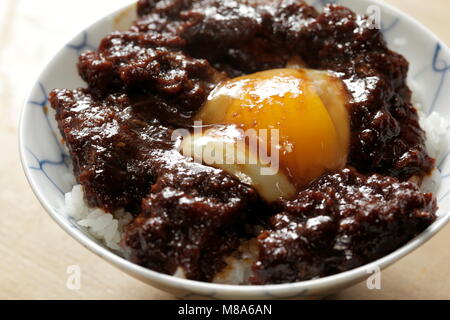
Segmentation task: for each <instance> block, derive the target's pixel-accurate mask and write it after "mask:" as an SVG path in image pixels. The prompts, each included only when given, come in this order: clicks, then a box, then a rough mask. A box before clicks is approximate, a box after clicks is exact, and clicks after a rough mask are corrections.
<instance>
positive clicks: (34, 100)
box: [20, 0, 450, 299]
mask: <svg viewBox="0 0 450 320" xmlns="http://www.w3.org/2000/svg"><path fill="white" fill-rule="evenodd" d="M327 2H329V1H310V3H313V4H314V5H315V6H317V7H318V8H321V7H322V6H323V5H324V4H325V3H327ZM333 2H334V3H339V4H342V5H345V6H348V7H350V8H351V9H353V10H354V11H356V12H358V13H365V12H367V9H368V8H369V7H370V6H372V5H375V6H377V7H370V8H371V9H372V10H373V9H374V8H375V10H378V9H379V10H380V13H381V15H380V17H381V22H382V23H381V28H382V30H383V32H384V34H385V37H386V40H387V42H388V43H389V46H390V48H392V49H393V50H395V51H398V52H400V53H402V54H403V55H405V56H406V58H407V59H408V60H409V61H410V64H411V68H410V73H409V75H410V79H411V81H413V80H414V81H415V82H416V83H417V88H419V90H420V91H421V93H422V94H419V96H420V97H421V101H420V102H421V104H422V105H423V106H424V110H425V111H426V112H427V113H431V112H432V111H436V112H439V113H440V114H441V115H442V116H443V117H445V118H446V119H447V120H448V121H449V123H450V108H448V105H447V104H448V103H449V101H450V74H448V73H450V51H449V49H448V48H447V47H446V46H445V44H444V43H442V42H441V41H440V40H439V39H438V38H437V37H436V36H435V35H434V34H433V33H431V32H430V31H429V30H427V29H426V28H425V27H424V26H422V25H421V24H420V23H418V22H417V21H416V20H414V19H413V18H411V17H409V16H407V15H405V14H404V13H402V12H400V11H399V10H397V9H395V8H393V7H390V6H388V5H386V4H384V3H382V2H378V1H371V0H340V1H333ZM134 18H135V4H132V5H130V6H128V7H126V8H124V9H121V10H119V11H117V12H115V13H112V14H110V15H108V16H106V17H104V18H102V19H100V20H99V21H98V22H96V23H95V24H93V25H91V26H90V27H88V28H86V29H85V30H83V31H82V32H81V33H80V34H78V35H77V36H76V37H74V38H73V39H72V40H71V41H69V42H68V43H67V45H65V46H64V47H63V48H61V50H60V51H59V52H58V53H57V54H56V55H55V57H54V58H53V59H52V60H51V62H50V63H49V64H48V65H47V66H46V67H45V69H44V70H43V72H42V73H41V74H40V76H39V77H38V79H37V81H36V83H35V85H34V87H33V88H32V90H31V92H30V94H29V97H28V99H27V102H26V104H25V106H24V109H23V113H22V117H21V124H20V152H21V158H22V163H23V168H24V171H25V173H26V176H27V178H28V180H29V183H30V185H31V187H32V188H33V190H34V192H35V194H36V196H37V198H38V199H39V200H40V202H41V203H42V205H43V207H44V208H45V209H46V210H47V211H48V213H49V214H50V216H51V217H52V218H53V219H54V220H55V221H56V222H57V223H58V224H59V225H60V226H61V228H63V229H64V230H65V231H66V232H67V233H69V234H70V235H71V236H72V237H73V238H75V239H76V240H77V241H79V242H80V243H81V244H82V245H84V246H85V247H86V248H88V249H89V250H91V251H92V252H94V253H95V254H97V255H99V256H100V257H102V258H103V259H105V260H107V261H108V262H110V263H112V264H113V265H115V266H116V267H118V268H120V269H121V270H123V271H124V272H126V273H128V274H130V275H132V276H134V277H136V278H138V279H140V280H142V281H144V282H146V283H148V284H150V285H152V286H155V287H157V288H159V289H162V290H165V291H167V292H170V293H172V294H174V295H175V296H177V297H180V298H214V299H276V298H280V299H281V298H283V299H285V298H303V299H307V298H317V297H323V296H326V295H329V294H332V293H335V292H337V291H339V290H342V289H344V288H346V287H349V286H351V285H354V284H356V283H358V282H360V281H362V280H364V279H366V278H367V277H368V276H369V274H368V272H372V271H373V270H374V268H376V267H379V268H381V269H383V268H385V267H387V266H389V265H391V264H392V263H394V262H396V261H397V260H399V259H400V258H402V257H404V256H405V255H407V254H408V253H410V252H411V251H413V250H415V249H417V248H418V247H419V246H421V245H422V244H424V243H425V242H426V241H428V240H429V239H430V238H431V237H432V236H434V235H435V234H436V233H437V232H438V231H439V230H440V229H442V228H443V227H444V225H445V224H446V223H447V222H448V220H449V219H450V214H449V213H448V211H449V210H448V209H449V206H450V158H448V157H446V158H445V159H444V160H443V161H442V162H441V163H439V171H440V174H441V175H442V184H441V185H440V187H439V190H438V191H437V193H436V196H437V199H438V203H439V207H440V209H439V212H438V214H439V218H438V219H437V221H436V222H435V223H433V225H431V226H430V227H429V228H428V229H427V230H426V231H424V232H423V233H422V234H420V235H419V236H417V237H416V238H415V239H413V240H412V241H410V242H409V243H407V244H406V245H404V246H403V247H401V248H400V249H398V250H397V251H395V252H393V253H391V254H389V255H387V256H385V257H384V258H382V259H380V260H378V261H375V262H373V263H370V264H368V265H364V266H362V267H359V268H357V269H354V270H351V271H347V272H343V273H340V274H337V275H333V276H329V277H326V278H322V279H318V280H310V281H304V282H298V283H291V284H282V285H265V286H233V285H220V284H211V283H203V282H197V281H191V280H185V279H179V278H175V277H172V276H169V275H165V274H161V273H158V272H155V271H152V270H149V269H146V268H143V267H141V266H138V265H136V264H133V263H131V262H129V261H127V260H125V259H123V258H121V257H120V256H118V255H116V254H115V253H113V252H112V251H110V250H108V249H107V248H106V247H105V246H103V245H102V244H101V243H99V242H97V241H96V240H95V239H93V238H91V237H90V236H89V235H88V234H87V232H86V231H85V230H83V229H82V228H81V227H79V226H78V225H77V224H76V223H74V221H73V220H72V219H71V218H69V217H68V216H66V215H64V214H63V213H62V212H61V211H60V210H58V208H59V207H61V205H62V204H63V201H64V193H65V192H68V191H70V190H71V189H72V183H71V182H69V181H71V180H72V181H74V180H73V179H67V177H68V176H72V172H71V170H70V168H69V165H68V164H69V162H70V158H69V156H68V154H67V153H66V151H65V148H64V147H63V145H62V144H61V141H60V139H59V138H58V134H57V132H58V130H57V127H56V122H55V120H54V113H53V111H52V110H50V108H49V107H48V100H47V95H48V93H49V91H50V90H51V89H53V88H73V89H74V88H77V87H82V86H85V84H84V83H83V82H82V80H81V79H80V77H79V76H78V73H77V71H76V68H75V64H76V61H77V58H78V56H79V54H80V53H81V52H82V51H84V50H87V49H93V48H96V47H97V45H98V44H99V42H100V40H101V39H102V38H103V37H104V36H106V35H107V34H108V33H109V32H112V31H114V30H126V29H127V28H128V27H129V25H130V24H131V21H132V20H133V19H134ZM425 93H426V94H425ZM449 154H450V152H447V155H449ZM443 245H444V244H443Z"/></svg>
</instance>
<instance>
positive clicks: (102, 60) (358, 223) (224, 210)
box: [50, 0, 436, 284]
mask: <svg viewBox="0 0 450 320" xmlns="http://www.w3.org/2000/svg"><path fill="white" fill-rule="evenodd" d="M138 10H139V14H140V18H139V19H138V21H136V23H135V24H134V25H133V26H132V28H131V29H130V31H128V32H122V33H113V34H111V35H109V36H107V37H106V38H105V39H104V40H103V41H102V43H101V45H100V47H99V49H98V50H97V51H92V52H87V53H83V54H82V55H81V57H80V60H79V64H78V69H79V72H80V75H81V76H82V78H83V79H84V80H85V81H86V82H87V84H88V88H87V89H78V90H55V91H53V92H52V93H51V94H50V102H51V104H52V107H53V108H55V110H56V113H57V115H56V119H57V121H58V124H59V128H60V130H61V133H62V135H63V137H64V139H65V141H66V143H67V145H68V147H69V150H70V153H71V156H72V160H73V163H74V171H75V175H76V177H77V179H78V181H79V182H80V183H81V184H82V185H83V186H84V190H85V195H86V200H87V201H88V203H89V204H90V205H91V206H98V207H101V208H104V209H106V210H107V211H110V212H112V211H114V210H116V209H118V208H121V207H125V208H126V209H127V210H130V211H131V212H133V213H134V214H135V215H136V218H135V221H133V222H132V223H131V225H130V226H129V227H128V229H127V232H126V235H125V239H124V245H125V246H126V247H127V248H128V251H129V252H130V258H131V259H132V261H134V262H136V263H138V264H141V265H143V266H146V267H149V268H152V269H154V270H158V271H161V272H165V273H168V274H172V273H174V272H175V270H176V269H177V267H179V266H181V267H182V268H183V269H184V270H185V271H186V275H187V277H188V278H190V279H197V280H204V281H210V280H211V279H212V278H213V276H214V274H215V273H216V272H217V271H218V270H220V269H221V268H222V267H223V266H224V262H223V259H222V258H223V257H224V256H226V255H228V254H230V253H231V252H232V251H233V250H234V249H235V248H236V247H237V246H238V243H239V239H240V238H250V237H254V236H258V246H259V251H260V256H259V261H257V262H256V263H255V265H254V266H253V269H254V274H253V276H252V279H251V280H252V282H253V283H255V284H265V283H282V282H291V281H296V280H305V279H311V278H315V277H320V276H325V275H329V274H333V273H336V272H340V271H343V270H348V269H350V268H354V267H357V266H359V265H362V264H365V263H367V262H370V261H373V260H374V259H377V258H379V257H381V256H383V255H385V254H387V253H389V252H391V251H393V250H395V249H396V248H398V247H399V246H401V245H402V244H404V243H405V242H407V241H408V240H410V239H412V238H413V237H414V236H415V235H417V234H418V233H420V232H421V231H423V230H424V229H425V228H426V227H427V226H428V225H430V224H431V223H432V221H434V219H435V211H436V204H435V200H434V199H433V197H432V195H430V194H423V193H421V192H420V191H419V190H418V188H417V186H415V185H414V184H412V183H408V182H402V181H406V180H408V179H409V178H410V177H412V176H418V177H422V176H423V175H425V174H428V173H429V172H430V170H431V169H432V168H433V166H434V160H433V159H431V158H429V157H428V155H427V153H426V150H425V147H424V133H423V131H422V130H421V128H420V126H419V124H418V117H417V112H416V111H415V109H414V108H413V107H412V105H411V92H410V90H409V88H408V87H407V85H406V76H407V71H408V63H407V61H406V60H405V59H404V58H403V57H402V56H400V55H398V54H396V53H394V52H392V51H390V50H389V49H387V47H386V45H385V42H384V40H383V37H382V34H381V32H380V31H379V30H375V29H372V28H369V26H368V25H367V24H366V23H365V20H364V19H363V18H361V17H358V16H356V15H355V14H354V13H353V12H352V11H350V10H348V9H346V8H343V7H340V6H328V7H326V8H325V9H324V11H323V12H317V11H316V10H315V9H314V8H312V7H310V6H308V5H307V4H305V3H304V2H302V1H295V0H286V1H271V0H241V1H231V0H225V1H215V0H198V1H188V0H164V1H162V0H161V1H153V0H141V1H139V6H138ZM292 57H299V58H300V59H301V60H302V61H303V62H304V63H305V64H306V66H307V67H309V68H314V69H320V70H331V71H332V72H334V73H335V74H336V75H337V76H338V77H340V79H341V80H342V81H343V82H344V83H345V84H346V86H347V90H348V91H349V92H350V94H351V101H350V103H349V105H348V108H349V110H351V112H350V122H351V137H352V139H351V143H350V153H349V159H348V163H347V165H348V166H351V167H353V168H354V169H344V170H341V171H340V172H336V173H331V174H326V175H325V176H323V177H322V178H321V179H319V180H318V181H316V182H314V183H313V184H312V185H310V186H309V187H308V188H307V189H306V190H304V191H302V192H300V193H299V195H298V196H297V198H296V200H292V201H283V200H280V201H279V204H278V205H275V206H268V205H267V204H265V203H264V202H263V201H261V200H260V199H259V197H258V195H257V193H256V192H255V191H254V190H253V189H252V188H250V187H249V186H247V185H244V184H242V183H240V182H239V181H237V180H236V179H234V178H233V177H232V176H230V175H229V174H227V173H225V172H223V171H221V170H217V169H213V168H211V167H207V166H204V165H200V164H195V163H193V162H191V161H190V160H189V159H187V158H184V157H182V156H181V155H179V154H177V153H175V152H174V151H173V149H174V148H173V147H174V141H172V139H171V132H172V131H173V129H175V128H180V127H182V128H186V129H190V128H191V125H192V120H193V118H194V117H195V115H196V113H197V112H198V110H199V109H200V107H201V106H202V105H203V103H204V101H205V99H206V97H207V96H208V94H209V93H210V92H211V90H212V89H213V88H214V87H215V86H216V85H217V84H218V83H220V82H221V81H222V80H223V79H227V78H233V77H236V76H241V75H245V74H249V73H254V72H258V71H262V70H268V69H274V68H283V67H285V66H286V64H287V62H288V61H290V60H291V58H292ZM373 174H375V175H373ZM246 225H247V226H256V225H258V226H263V228H264V230H263V231H262V232H260V233H257V234H254V233H252V232H250V233H249V229H252V228H245V226H246ZM253 229H257V228H253Z"/></svg>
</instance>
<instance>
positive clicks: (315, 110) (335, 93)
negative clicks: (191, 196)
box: [181, 68, 350, 202]
mask: <svg viewBox="0 0 450 320" xmlns="http://www.w3.org/2000/svg"><path fill="white" fill-rule="evenodd" d="M347 101H348V94H347V91H346V90H345V88H344V85H343V84H342V82H341V80H339V79H338V78H336V77H335V76H333V75H332V74H331V73H328V72H325V71H316V70H310V69H301V68H297V69H294V68H286V69H274V70H268V71H263V72H258V73H255V74H251V75H246V76H242V77H239V78H234V79H230V80H227V81H224V82H222V83H220V84H219V85H218V86H217V87H216V88H215V89H214V90H213V91H212V92H211V93H210V95H209V97H208V99H207V102H206V103H205V105H204V106H203V107H202V109H201V110H200V112H199V114H198V115H197V120H198V121H201V122H199V123H200V125H199V127H201V128H202V130H201V131H200V130H194V133H192V134H191V135H190V136H188V137H184V139H183V141H182V143H181V150H182V153H183V154H185V155H187V156H191V157H193V158H195V159H199V160H200V161H202V162H204V163H206V164H208V165H211V166H213V167H217V168H221V169H223V170H225V171H228V172H229V173H230V174H233V175H234V176H236V177H237V178H238V179H240V180H241V181H242V182H244V183H247V184H249V185H252V186H253V187H254V188H255V189H256V190H257V191H258V192H259V194H260V195H261V197H262V198H264V199H265V200H266V201H268V202H272V201H274V200H276V199H278V198H280V197H283V198H292V197H293V196H295V194H296V192H297V191H299V190H300V189H301V188H305V187H307V186H308V185H309V184H310V183H311V182H313V181H314V180H316V179H317V178H319V177H320V176H321V175H323V174H324V173H326V172H332V171H335V170H338V169H341V168H343V167H344V166H345V164H346V162H347V155H348V150H349V141H350V124H349V123H350V121H349V114H348V111H347ZM252 138H254V139H253V142H254V141H257V144H256V145H255V144H254V143H252ZM275 162H277V163H275Z"/></svg>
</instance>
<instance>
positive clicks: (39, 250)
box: [0, 0, 450, 299]
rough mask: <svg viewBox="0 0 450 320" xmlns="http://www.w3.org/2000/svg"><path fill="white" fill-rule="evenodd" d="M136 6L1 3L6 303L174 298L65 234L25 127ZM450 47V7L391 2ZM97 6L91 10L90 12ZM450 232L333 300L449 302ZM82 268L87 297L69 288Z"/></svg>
mask: <svg viewBox="0 0 450 320" xmlns="http://www.w3.org/2000/svg"><path fill="white" fill-rule="evenodd" d="M128 2H129V0H108V1H92V0H65V1H56V0H40V1H34V0H2V1H0V101H2V102H1V104H0V106H1V107H0V108H1V111H2V115H1V116H0V145H2V146H3V147H2V150H1V151H0V299H171V298H173V297H172V296H171V295H169V294H167V293H164V292H162V291H159V290H157V289H154V288H152V287H150V286H148V285H145V284H143V283H141V282H139V281H138V280H135V279H133V278H131V277H129V276H127V275H126V274H124V273H123V272H121V271H119V270H117V269H115V268H114V267H112V266H111V265H109V264H108V263H107V262H105V261H103V260H102V259H100V258H98V257H97V256H95V255H94V254H92V253H90V252H89V251H88V250H86V249H85V248H83V247H82V246H81V245H80V244H78V243H77V242H76V241H75V240H73V239H72V238H71V237H69V236H68V235H67V234H66V233H65V232H64V231H63V230H62V229H60V228H59V227H58V226H57V225H56V224H55V223H54V222H53V220H51V218H50V217H49V216H48V215H47V214H46V212H45V211H44V209H43V208H42V207H41V206H40V204H39V202H38V201H37V200H36V198H35V197H34V195H33V194H32V192H31V189H30V188H29V186H28V183H27V182H26V180H25V177H24V175H23V173H22V168H21V165H20V160H19V155H18V147H17V121H18V118H19V113H20V109H21V106H22V102H23V100H24V99H25V95H26V93H27V91H28V89H29V88H30V86H31V85H32V82H33V80H34V77H36V76H37V74H38V73H39V71H40V70H41V69H42V68H43V66H44V65H45V63H46V62H47V61H48V60H49V59H50V58H51V56H52V54H53V53H54V52H55V51H56V50H57V49H58V48H59V47H61V46H62V45H63V44H64V43H65V42H66V41H67V40H68V39H70V37H71V36H72V35H74V34H76V33H77V32H78V31H79V30H80V29H81V28H83V27H85V26H86V25H89V24H90V23H91V22H93V21H95V20H97V19H98V18H99V17H101V16H103V15H104V14H105V12H109V11H112V10H113V9H115V8H118V7H120V6H122V5H123V4H125V3H128ZM386 2H389V3H391V4H393V5H395V6H397V7H399V8H401V9H402V10H404V11H405V12H407V13H409V14H411V15H413V16H414V17H416V18H417V19H418V20H419V21H421V22H422V23H424V24H425V25H426V26H428V27H429V28H430V29H432V30H433V31H434V32H435V33H437V34H438V36H440V37H441V38H442V39H443V40H444V41H445V42H446V43H447V44H450V33H449V32H448V27H449V22H448V18H449V13H450V1H449V0H432V1H423V0H386ZM86 7H89V8H90V9H89V10H86ZM449 243H450V226H447V228H445V229H444V230H443V231H441V232H440V233H439V234H438V235H437V236H436V237H435V238H434V239H432V240H431V241H429V242H428V243H427V244H426V245H424V246H423V247H421V248H420V249H419V250H417V251H415V252H414V253H412V254H411V255H409V256H408V257H406V258H405V259H403V260H401V261H400V262H398V263H396V264H395V265H394V266H392V267H390V268H389V269H387V270H386V271H384V272H383V273H382V289H381V290H372V291H371V290H368V289H367V288H366V285H365V283H362V284H359V285H356V286H354V287H352V288H349V289H347V290H345V291H343V292H341V293H339V294H337V295H335V296H333V297H331V298H333V299H449V298H450V273H449V270H450V249H449ZM70 265H79V266H80V267H81V271H82V282H81V284H82V286H81V289H80V290H69V289H67V287H66V281H67V276H68V275H67V273H66V271H67V267H68V266H70Z"/></svg>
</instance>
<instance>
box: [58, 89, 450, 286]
mask: <svg viewBox="0 0 450 320" xmlns="http://www.w3.org/2000/svg"><path fill="white" fill-rule="evenodd" d="M415 92H417V91H415ZM416 105H417V106H418V110H419V115H420V124H421V126H422V128H423V129H424V130H425V132H426V136H427V140H426V147H427V149H428V152H429V154H430V156H431V157H433V158H435V159H437V161H438V163H439V162H440V161H441V159H442V157H443V152H444V151H445V150H446V149H447V148H446V146H447V140H448V139H447V138H448V137H447V128H448V123H447V121H445V119H444V118H442V117H441V116H439V115H438V114H437V113H432V114H431V115H429V116H427V117H426V116H425V115H424V114H423V113H422V112H421V106H420V104H418V103H417V102H416ZM440 178H441V176H440V173H439V171H438V170H437V169H435V170H434V172H433V174H432V175H431V176H429V177H426V178H425V179H424V180H423V182H422V186H421V189H422V190H423V191H424V192H435V191H436V190H437V189H438V187H439V185H440ZM62 211H63V213H64V214H66V215H67V216H70V217H72V218H73V219H75V220H76V221H77V223H78V225H79V226H80V227H82V228H84V229H85V230H86V231H87V232H88V233H89V234H90V235H92V236H93V237H94V238H96V239H98V240H99V241H100V242H102V243H103V244H104V245H106V246H107V247H109V248H110V249H112V250H114V251H115V252H117V253H118V254H120V255H122V256H125V251H124V249H123V248H122V246H121V241H122V236H123V231H124V230H123V229H124V227H125V226H126V225H127V224H128V223H130V222H131V221H132V219H133V216H132V215H131V214H130V213H128V212H125V211H124V210H119V211H117V212H115V213H114V214H107V213H106V212H105V211H103V210H102V209H98V208H89V207H88V205H87V204H86V202H85V200H84V195H83V187H82V186H81V185H75V186H74V187H73V189H72V191H71V192H68V193H66V195H65V204H64V206H63V208H62ZM257 252H258V251H257V247H256V241H255V239H252V240H250V241H245V242H243V243H242V245H241V246H240V247H239V249H238V250H237V251H236V252H235V253H233V254H232V255H231V256H229V257H227V258H226V259H225V261H226V263H227V266H226V267H225V268H224V269H223V270H222V271H221V272H220V273H219V274H218V275H217V276H216V277H215V278H214V280H213V282H215V283H226V284H247V283H248V279H249V276H250V274H251V265H252V264H253V262H254V261H255V260H256V259H257ZM174 276H176V277H180V278H185V273H184V271H183V269H182V268H178V269H177V271H176V272H175V274H174Z"/></svg>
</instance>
